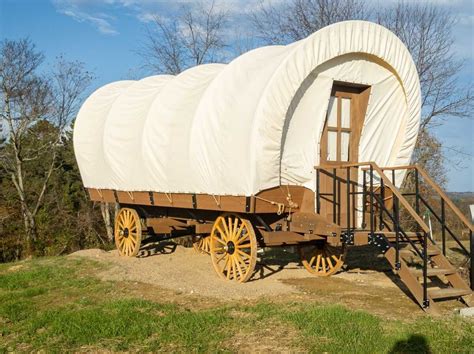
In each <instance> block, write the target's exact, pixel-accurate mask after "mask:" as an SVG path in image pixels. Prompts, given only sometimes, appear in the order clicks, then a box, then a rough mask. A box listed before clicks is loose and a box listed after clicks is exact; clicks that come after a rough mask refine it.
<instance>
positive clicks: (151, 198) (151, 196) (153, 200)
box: [148, 192, 155, 205]
mask: <svg viewBox="0 0 474 354" xmlns="http://www.w3.org/2000/svg"><path fill="white" fill-rule="evenodd" d="M148 196H149V197H150V204H151V205H155V199H154V198H153V192H148Z"/></svg>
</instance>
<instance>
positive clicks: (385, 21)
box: [377, 2, 473, 138]
mask: <svg viewBox="0 0 474 354" xmlns="http://www.w3.org/2000/svg"><path fill="white" fill-rule="evenodd" d="M377 21H378V22H379V23H380V24H381V25H383V26H385V27H387V28H388V29H390V30H391V31H392V32H394V33H395V34H396V35H397V36H398V37H399V38H400V39H401V40H402V41H403V42H404V43H405V45H406V46H407V48H408V50H409V51H410V53H411V55H412V57H413V60H414V62H415V65H416V68H417V70H418V75H419V76H420V84H421V91H422V97H423V98H422V99H423V101H422V111H423V113H422V119H421V129H420V130H421V132H422V133H424V131H425V129H427V128H429V127H430V126H433V125H439V124H442V119H443V118H446V117H449V116H451V117H469V116H470V115H471V113H472V109H473V95H472V87H465V86H462V85H460V83H459V73H460V71H461V69H462V67H463V64H464V63H463V61H462V60H460V59H457V58H456V57H455V54H454V53H455V51H454V50H453V49H454V48H453V45H454V37H453V33H452V28H453V26H454V25H455V23H456V18H455V17H454V16H453V15H452V14H451V13H450V11H449V8H445V7H439V6H436V5H433V4H429V3H421V4H420V3H408V2H398V3H396V4H395V5H393V6H390V7H386V8H384V9H382V10H380V11H378V13H377ZM421 137H423V135H421ZM430 138H432V137H430Z"/></svg>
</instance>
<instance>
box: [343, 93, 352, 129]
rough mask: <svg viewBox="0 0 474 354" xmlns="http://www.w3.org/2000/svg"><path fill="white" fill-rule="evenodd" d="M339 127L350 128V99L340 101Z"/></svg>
mask: <svg viewBox="0 0 474 354" xmlns="http://www.w3.org/2000/svg"><path fill="white" fill-rule="evenodd" d="M341 100H342V101H341V126H342V127H343V128H350V127H351V99H350V98H342V99H341Z"/></svg>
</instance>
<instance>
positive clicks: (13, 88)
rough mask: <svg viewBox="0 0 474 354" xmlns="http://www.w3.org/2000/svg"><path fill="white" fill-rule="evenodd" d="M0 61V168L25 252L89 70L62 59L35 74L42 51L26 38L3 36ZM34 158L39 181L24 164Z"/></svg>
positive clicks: (34, 233) (29, 249)
mask: <svg viewBox="0 0 474 354" xmlns="http://www.w3.org/2000/svg"><path fill="white" fill-rule="evenodd" d="M0 60H1V62H0V85H1V91H0V98H1V102H2V105H1V107H0V114H1V118H2V119H3V120H4V121H5V122H6V124H7V129H8V137H7V142H6V144H5V145H4V146H3V147H2V148H1V149H0V167H1V168H2V170H3V171H4V172H5V173H6V174H7V175H8V176H10V179H11V183H12V184H13V185H14V187H15V189H16V192H17V195H18V199H19V203H20V206H21V214H22V216H23V222H24V230H25V237H26V240H25V241H26V245H27V252H28V253H29V254H31V253H32V252H33V248H34V243H35V241H36V239H37V225H36V217H37V214H38V211H39V210H40V208H41V206H42V203H43V200H44V196H45V192H46V190H47V188H48V183H49V181H50V178H51V175H52V174H53V171H54V169H55V167H56V162H57V153H58V149H59V148H60V147H61V143H62V142H61V140H62V138H63V136H64V132H65V129H66V128H67V127H68V125H69V123H70V122H71V120H72V118H73V116H74V114H75V112H76V110H77V108H78V101H79V99H80V96H81V94H82V93H83V92H84V90H85V88H86V87H87V86H88V85H89V83H90V81H91V75H90V74H89V73H88V72H86V71H85V70H84V67H83V65H82V64H81V63H78V62H67V61H66V60H64V59H63V58H59V59H58V61H57V63H56V65H55V66H54V69H53V71H52V72H51V74H50V75H48V76H40V75H38V74H37V71H38V69H39V67H40V65H41V64H42V62H43V55H42V54H41V53H39V52H37V51H36V48H35V46H34V45H33V44H32V43H31V42H30V41H29V40H27V39H23V40H19V41H9V40H5V41H4V42H3V43H2V44H1V47H0ZM37 160H41V162H42V163H41V165H42V166H43V173H44V176H43V178H42V180H41V183H39V185H38V184H35V185H31V184H29V183H28V176H29V175H30V173H31V171H29V169H30V168H31V166H32V162H34V161H37Z"/></svg>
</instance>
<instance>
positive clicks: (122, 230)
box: [114, 208, 142, 257]
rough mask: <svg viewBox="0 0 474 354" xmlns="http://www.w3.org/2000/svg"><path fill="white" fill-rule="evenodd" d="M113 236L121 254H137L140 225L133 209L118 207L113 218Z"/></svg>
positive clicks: (129, 255) (139, 243) (140, 236)
mask: <svg viewBox="0 0 474 354" xmlns="http://www.w3.org/2000/svg"><path fill="white" fill-rule="evenodd" d="M114 237H115V245H116V246H117V249H118V251H119V254H120V255H121V256H128V257H134V256H136V255H137V254H138V252H139V251H140V245H141V241H142V226H141V222H140V217H139V215H138V213H137V212H136V211H135V210H134V209H130V208H122V209H120V211H119V213H118V214H117V217H116V218H115V230H114Z"/></svg>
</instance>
